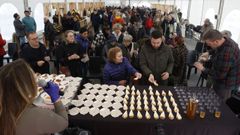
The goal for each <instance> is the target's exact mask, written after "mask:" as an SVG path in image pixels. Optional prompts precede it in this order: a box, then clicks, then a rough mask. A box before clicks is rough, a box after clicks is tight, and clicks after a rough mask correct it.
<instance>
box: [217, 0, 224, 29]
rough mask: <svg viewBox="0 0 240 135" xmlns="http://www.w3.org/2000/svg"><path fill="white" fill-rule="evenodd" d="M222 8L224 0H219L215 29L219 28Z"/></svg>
mask: <svg viewBox="0 0 240 135" xmlns="http://www.w3.org/2000/svg"><path fill="white" fill-rule="evenodd" d="M223 8H224V0H220V3H219V8H218V16H217V23H216V29H219V28H220V24H221V20H222V13H223Z"/></svg>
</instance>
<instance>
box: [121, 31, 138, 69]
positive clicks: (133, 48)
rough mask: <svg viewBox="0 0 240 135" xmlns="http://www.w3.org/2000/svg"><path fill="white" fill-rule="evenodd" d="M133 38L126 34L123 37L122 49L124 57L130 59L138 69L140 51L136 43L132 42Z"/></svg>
mask: <svg viewBox="0 0 240 135" xmlns="http://www.w3.org/2000/svg"><path fill="white" fill-rule="evenodd" d="M132 40H133V37H132V36H131V35H129V34H126V35H125V36H124V37H123V44H122V45H121V46H120V48H121V49H122V53H123V57H126V58H128V60H129V61H130V63H131V64H132V65H133V66H134V67H135V68H137V67H138V66H139V65H138V51H139V46H138V45H137V44H136V43H133V42H132Z"/></svg>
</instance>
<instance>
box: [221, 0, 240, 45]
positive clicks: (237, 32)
mask: <svg viewBox="0 0 240 135" xmlns="http://www.w3.org/2000/svg"><path fill="white" fill-rule="evenodd" d="M234 10H235V11H238V13H239V12H240V6H239V0H225V3H224V9H223V14H222V21H221V24H220V30H223V29H224V28H228V30H230V31H231V32H232V34H233V39H234V40H235V41H236V42H237V43H238V44H240V18H239V17H237V16H239V14H240V13H239V14H233V15H234V16H233V17H232V18H233V19H234V20H229V21H228V22H227V23H225V26H223V24H224V21H225V20H226V19H227V17H228V15H229V13H230V12H231V11H234ZM233 21H234V22H233ZM236 22H238V24H236ZM226 25H227V26H226Z"/></svg>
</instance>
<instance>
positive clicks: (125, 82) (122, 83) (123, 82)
mask: <svg viewBox="0 0 240 135" xmlns="http://www.w3.org/2000/svg"><path fill="white" fill-rule="evenodd" d="M118 84H119V85H126V84H127V81H126V80H121V81H119V83H118Z"/></svg>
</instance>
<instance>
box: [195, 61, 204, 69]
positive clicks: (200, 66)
mask: <svg viewBox="0 0 240 135" xmlns="http://www.w3.org/2000/svg"><path fill="white" fill-rule="evenodd" d="M194 66H195V67H196V68H197V69H198V70H200V71H203V70H204V69H205V68H204V66H203V64H202V63H200V62H195V63H194Z"/></svg>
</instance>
